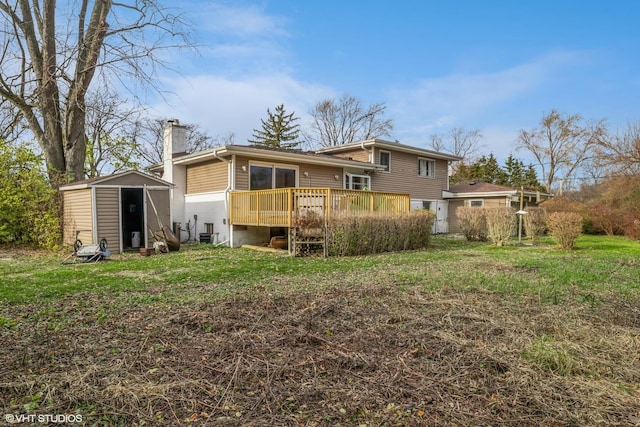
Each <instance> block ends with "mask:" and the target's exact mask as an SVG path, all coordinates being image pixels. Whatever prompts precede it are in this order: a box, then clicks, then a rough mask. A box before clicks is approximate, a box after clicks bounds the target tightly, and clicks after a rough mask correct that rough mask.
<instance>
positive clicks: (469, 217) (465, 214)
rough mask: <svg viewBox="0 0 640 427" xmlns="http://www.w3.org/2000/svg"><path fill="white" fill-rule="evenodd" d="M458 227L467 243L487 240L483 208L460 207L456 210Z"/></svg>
mask: <svg viewBox="0 0 640 427" xmlns="http://www.w3.org/2000/svg"><path fill="white" fill-rule="evenodd" d="M456 216H457V217H458V225H459V226H460V229H461V230H462V234H464V237H465V238H466V239H467V240H468V241H474V240H479V241H481V242H485V241H486V240H487V216H486V210H485V209H484V208H477V207H470V206H460V207H459V208H458V209H456Z"/></svg>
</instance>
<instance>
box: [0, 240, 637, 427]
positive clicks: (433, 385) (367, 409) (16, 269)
mask: <svg viewBox="0 0 640 427" xmlns="http://www.w3.org/2000/svg"><path fill="white" fill-rule="evenodd" d="M64 255H65V254H55V255H51V254H35V255H34V254H32V253H29V252H26V251H25V252H21V253H20V252H16V251H12V252H2V250H0V275H1V277H2V279H1V282H0V344H1V345H0V405H2V407H1V408H0V414H3V416H4V414H7V416H6V420H10V417H11V416H14V418H13V419H14V420H20V419H24V418H19V417H20V416H23V415H29V414H32V415H33V414H40V415H44V414H50V415H55V414H66V415H67V416H68V415H69V414H77V415H79V416H81V418H82V421H83V423H84V424H85V425H99V426H100V425H105V426H106V425H113V426H120V425H122V426H128V425H177V424H182V425H194V426H199V425H210V426H212V425H252V426H272V425H291V426H297V425H306V426H321V425H327V426H329V425H332V426H333V425H343V426H351V425H353V426H365V425H366V426H382V425H384V426H391V425H403V426H404V425H464V426H467V425H513V426H527V425H530V426H538V425H575V426H585V425H614V426H615V425H621V426H633V425H640V243H638V242H632V241H629V240H626V239H623V238H612V237H593V236H583V237H581V238H580V240H579V241H578V245H577V249H576V250H575V251H561V250H557V249H555V248H554V246H553V244H552V242H551V241H549V240H543V241H542V242H541V243H539V244H536V245H535V246H522V247H517V246H515V245H512V246H505V247H501V248H498V247H492V246H489V245H488V244H480V243H467V242H461V241H457V240H453V239H447V238H434V240H433V245H432V248H430V249H429V250H426V251H416V252H405V253H391V254H383V255H375V256H366V257H351V258H326V259H324V258H292V257H288V256H280V255H276V254H271V253H262V252H252V251H248V250H238V249H235V250H234V249H227V248H214V247H211V246H197V247H193V248H188V249H187V250H183V251H180V252H177V253H170V254H166V255H158V256H152V257H147V258H145V257H140V256H138V255H135V254H129V255H117V256H115V255H114V256H112V257H111V258H109V259H108V260H107V261H104V262H101V263H97V264H79V265H60V261H61V259H62V258H63V257H64Z"/></svg>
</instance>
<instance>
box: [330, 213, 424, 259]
mask: <svg viewBox="0 0 640 427" xmlns="http://www.w3.org/2000/svg"><path fill="white" fill-rule="evenodd" d="M434 218H435V214H434V213H433V212H431V211H427V210H416V211H411V212H404V213H399V214H393V215H389V214H388V215H379V214H361V215H334V216H332V217H331V219H330V220H329V222H328V224H327V234H328V236H327V240H328V242H329V248H328V252H329V255H330V256H352V255H366V254H374V253H380V252H394V251H403V250H414V249H422V248H426V247H428V246H429V244H430V242H431V233H432V227H433V220H434Z"/></svg>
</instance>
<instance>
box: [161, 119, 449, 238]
mask: <svg viewBox="0 0 640 427" xmlns="http://www.w3.org/2000/svg"><path fill="white" fill-rule="evenodd" d="M185 148H186V142H185V133H184V127H183V126H181V125H180V124H179V123H178V122H177V121H172V122H170V123H169V124H168V126H167V128H166V129H165V146H164V155H165V157H164V162H163V163H162V164H161V165H156V166H154V167H152V168H151V169H150V170H151V171H152V172H154V173H161V174H162V177H163V180H165V181H168V182H171V183H172V184H173V187H172V188H171V190H170V192H171V200H172V217H171V222H172V224H173V225H174V229H175V230H176V232H177V233H179V235H180V236H181V239H182V240H192V241H197V240H199V239H201V237H202V236H204V237H205V238H207V239H209V238H210V239H211V241H212V242H214V243H224V244H228V245H230V246H234V247H237V246H241V245H242V244H258V243H265V242H268V241H269V240H270V238H271V237H273V236H275V235H286V233H287V230H286V227H285V226H280V224H281V222H280V220H278V221H276V220H274V219H273V218H275V215H271V216H268V215H267V216H264V215H263V216H262V217H259V215H258V213H259V211H260V210H262V211H264V210H269V209H271V210H273V207H274V206H276V205H275V204H277V203H280V202H278V200H281V202H282V203H285V202H286V203H289V204H288V205H284V204H281V205H278V206H279V207H278V210H279V211H285V210H288V211H289V213H290V212H291V211H292V209H295V208H297V206H294V205H292V203H293V202H292V201H291V200H294V198H293V197H294V192H291V191H289V192H282V191H276V190H278V189H284V188H289V189H300V190H301V191H298V192H296V193H295V197H299V196H300V194H306V195H305V196H304V197H303V198H302V199H301V198H298V199H295V200H307V201H309V200H310V197H311V196H309V194H310V193H304V192H303V191H302V190H304V189H321V190H322V191H316V192H315V193H317V194H314V196H313V197H315V198H316V199H315V201H314V202H313V203H316V204H317V203H320V202H318V201H319V200H323V201H322V203H323V204H324V206H325V208H330V209H337V208H338V207H339V206H345V201H346V200H351V205H352V206H354V205H353V201H354V200H355V199H360V196H358V195H357V192H363V191H367V192H369V193H371V195H374V194H375V197H374V198H373V199H372V200H374V202H372V203H369V202H362V203H361V202H358V206H359V208H360V209H362V206H364V204H367V209H372V210H375V209H381V208H384V209H405V208H406V209H407V210H408V209H409V207H413V208H428V209H432V210H434V211H436V212H437V213H438V220H439V221H438V227H437V231H438V232H446V223H447V202H446V200H444V199H443V198H442V191H443V190H446V189H447V188H448V167H449V162H450V161H456V160H459V158H458V157H455V156H450V155H446V154H442V153H436V152H432V151H428V150H422V149H418V148H415V147H410V146H406V145H402V144H398V143H393V142H387V141H382V140H378V139H375V140H369V141H363V142H360V143H358V144H347V145H344V146H340V147H334V148H331V149H324V150H320V151H317V152H308V151H301V150H291V149H279V148H268V147H261V146H243V145H226V146H222V147H216V148H213V149H210V150H206V151H202V152H197V153H191V154H185ZM385 153H386V154H385ZM331 190H336V191H334V192H333V193H331ZM338 190H341V191H346V190H349V191H353V193H351V194H346V193H339V192H338ZM244 192H252V194H248V193H244ZM258 192H262V193H260V194H262V196H260V197H262V198H257V197H258ZM241 193H242V194H241ZM285 193H286V194H288V195H289V196H286V197H289V198H290V200H289V199H286V198H285V199H282V197H285V196H283V194H285ZM399 193H401V194H402V195H403V196H402V197H407V201H409V200H410V203H409V202H408V203H406V205H405V204H404V202H402V201H401V200H402V198H398V197H396V195H397V194H399ZM328 194H332V195H331V196H330V197H329V196H328ZM241 196H242V197H253V199H251V200H254V201H247V202H240V200H241ZM354 197H355V199H354ZM409 197H410V199H409ZM279 198H280V199H279ZM366 199H367V200H368V197H367V198H366ZM246 200H250V199H248V198H247V199H246ZM260 200H263V201H264V200H269V202H263V203H262V204H261V205H260V208H259V209H258V210H256V207H257V206H258V205H257V203H260ZM287 200H289V201H287ZM363 200H364V199H363ZM241 203H244V205H242V206H240V204H241ZM265 206H267V207H265ZM284 206H286V209H285V208H284ZM239 209H244V212H243V213H242V214H241V215H239V214H237V213H238V212H240V211H239ZM234 212H235V213H236V214H235V215H234V214H233V213H234ZM252 216H253V217H255V220H251V221H249V219H250V218H251V217H252ZM289 216H290V214H289ZM267 217H268V218H271V219H269V220H265V219H264V218H267ZM240 218H242V220H241V219H240ZM260 218H262V219H260ZM265 221H266V222H265ZM274 224H275V225H274Z"/></svg>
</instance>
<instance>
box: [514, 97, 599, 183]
mask: <svg viewBox="0 0 640 427" xmlns="http://www.w3.org/2000/svg"><path fill="white" fill-rule="evenodd" d="M582 120H583V119H582V117H581V116H580V115H578V114H574V115H569V116H565V115H563V114H561V113H559V112H558V111H557V110H555V109H554V110H551V112H550V113H548V114H546V115H543V117H542V119H541V120H540V128H539V129H533V130H531V131H525V130H521V131H520V135H519V136H518V149H524V150H527V151H529V152H530V153H531V154H533V156H534V157H535V158H536V161H537V163H538V165H539V166H540V168H541V170H542V179H543V185H544V186H545V189H546V190H547V191H551V190H552V188H554V185H555V184H556V183H557V182H558V181H560V185H559V187H558V192H559V193H562V191H563V187H564V183H566V182H568V181H569V180H570V179H571V176H572V174H573V173H574V172H575V171H576V170H577V169H578V168H579V167H580V166H581V165H582V163H583V162H585V161H586V160H588V159H589V158H590V156H591V155H592V153H593V148H594V147H595V146H596V144H598V143H599V142H600V141H602V140H603V139H604V138H605V136H606V127H605V125H604V120H600V121H598V122H590V123H586V124H582Z"/></svg>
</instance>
